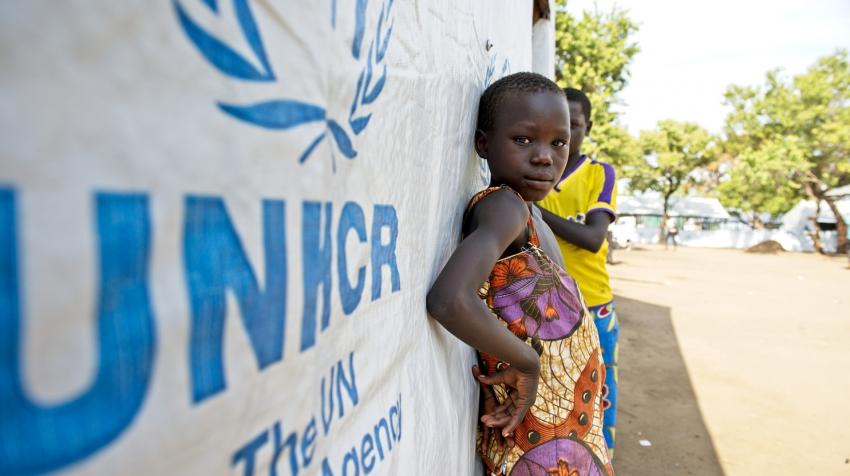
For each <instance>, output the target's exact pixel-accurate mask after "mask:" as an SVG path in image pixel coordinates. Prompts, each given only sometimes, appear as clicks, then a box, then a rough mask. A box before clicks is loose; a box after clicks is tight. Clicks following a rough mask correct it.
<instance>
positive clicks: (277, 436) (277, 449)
mask: <svg viewBox="0 0 850 476" xmlns="http://www.w3.org/2000/svg"><path fill="white" fill-rule="evenodd" d="M272 436H273V440H274V454H273V455H272V464H271V465H270V466H269V474H270V476H277V462H278V460H279V459H280V456H281V455H282V454H283V449H284V448H285V447H287V446H288V447H289V470H290V474H291V476H298V460H297V459H296V457H295V444H296V442H297V441H298V435H296V434H295V432H294V431H293V432H292V433H290V434H289V435H288V436H287V437H286V440H285V441H283V440H281V428H280V422H279V421H276V422H274V426H272Z"/></svg>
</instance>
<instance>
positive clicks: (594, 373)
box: [590, 369, 599, 382]
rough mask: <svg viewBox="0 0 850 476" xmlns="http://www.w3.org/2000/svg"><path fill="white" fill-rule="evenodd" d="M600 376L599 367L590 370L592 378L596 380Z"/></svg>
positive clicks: (593, 380)
mask: <svg viewBox="0 0 850 476" xmlns="http://www.w3.org/2000/svg"><path fill="white" fill-rule="evenodd" d="M598 378H599V371H598V370H597V369H593V372H590V380H591V381H592V382H595V381H596V379H598Z"/></svg>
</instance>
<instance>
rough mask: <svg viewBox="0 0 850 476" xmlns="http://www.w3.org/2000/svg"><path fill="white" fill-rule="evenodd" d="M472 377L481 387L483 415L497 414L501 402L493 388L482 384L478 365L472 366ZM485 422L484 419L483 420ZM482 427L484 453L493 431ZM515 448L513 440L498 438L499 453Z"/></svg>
mask: <svg viewBox="0 0 850 476" xmlns="http://www.w3.org/2000/svg"><path fill="white" fill-rule="evenodd" d="M472 376H473V377H475V381H476V382H478V384H479V385H481V395H483V397H484V399H483V402H482V405H483V408H482V409H481V410H482V411H481V413H482V414H484V415H490V414H492V413H495V412H496V409H497V408H498V407H499V400H498V399H496V394H495V393H493V387H491V386H490V385H487V384H486V383H483V382H481V380H479V379H478V377H480V376H481V369H479V368H478V366H477V365H473V366H472ZM482 420H483V419H482ZM483 423H484V422H483V421H482V425H481V427H482V428H481V436H482V438H481V442H480V445H481V448H479V450H481V451H482V452H483V451H484V450H485V449H486V448H487V445H488V444H490V436H491V432H492V431H493V430H492V429H491V428H490V427H489V426H487V425H485V424H483ZM506 445H507V446H508V447H509V448H510V447H513V439H512V438H511V439H510V440H506V438H504V437H503V436H502V435H497V436H496V447H497V448H498V450H499V451H501V450H502V449H503V448H504V446H506Z"/></svg>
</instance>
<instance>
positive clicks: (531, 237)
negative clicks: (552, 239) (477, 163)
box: [461, 185, 540, 247]
mask: <svg viewBox="0 0 850 476" xmlns="http://www.w3.org/2000/svg"><path fill="white" fill-rule="evenodd" d="M503 188H504V189H507V190H510V191H511V192H513V193H514V194H515V195H516V197H517V198H518V199H520V200H521V201H522V203H523V205H525V200H524V199H523V198H522V195H520V194H519V192H517V191H516V190H514V189H512V188H511V187H509V186H507V185H500V186H498V187H487V188H485V189H484V190H482V191H480V192H478V193H476V194H475V195H473V197H472V198H471V199H470V200H469V205H467V206H466V211H465V212H464V213H463V222H462V224H461V234H463V229H466V220H467V218H468V217H469V214H470V212H471V211H472V209H473V208H474V207H475V205H477V204H478V202H480V201H481V200H483V199H484V198H485V197H486V196H488V195H490V194H491V193H493V192H496V191H498V190H501V189H503ZM528 228H529V233H528V241H527V243H528V244H530V245H533V246H538V247H539V246H540V238H538V236H537V229H536V228H535V227H534V217H533V216H532V214H531V212H530V211H529V214H528Z"/></svg>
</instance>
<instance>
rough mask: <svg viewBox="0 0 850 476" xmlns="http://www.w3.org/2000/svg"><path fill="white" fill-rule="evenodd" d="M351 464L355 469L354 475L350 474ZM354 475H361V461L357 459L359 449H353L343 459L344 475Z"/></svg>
mask: <svg viewBox="0 0 850 476" xmlns="http://www.w3.org/2000/svg"><path fill="white" fill-rule="evenodd" d="M349 463H351V465H350V466H353V467H354V473H353V474H352V473H349V472H348V468H349ZM349 474H352V476H358V475H359V474H360V461H359V460H358V459H357V449H356V448H351V451H349V452H348V453H346V454H345V457H344V458H343V459H342V475H343V476H348V475H349Z"/></svg>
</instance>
